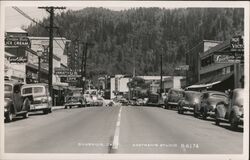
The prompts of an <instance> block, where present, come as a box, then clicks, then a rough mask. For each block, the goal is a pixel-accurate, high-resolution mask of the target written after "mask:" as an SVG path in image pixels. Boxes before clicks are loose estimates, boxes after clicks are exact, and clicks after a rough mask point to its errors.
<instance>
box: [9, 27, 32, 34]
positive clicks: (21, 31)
mask: <svg viewBox="0 0 250 160" xmlns="http://www.w3.org/2000/svg"><path fill="white" fill-rule="evenodd" d="M6 32H7V33H27V32H26V31H25V30H23V29H21V28H19V27H16V28H12V29H9V30H7V31H6Z"/></svg>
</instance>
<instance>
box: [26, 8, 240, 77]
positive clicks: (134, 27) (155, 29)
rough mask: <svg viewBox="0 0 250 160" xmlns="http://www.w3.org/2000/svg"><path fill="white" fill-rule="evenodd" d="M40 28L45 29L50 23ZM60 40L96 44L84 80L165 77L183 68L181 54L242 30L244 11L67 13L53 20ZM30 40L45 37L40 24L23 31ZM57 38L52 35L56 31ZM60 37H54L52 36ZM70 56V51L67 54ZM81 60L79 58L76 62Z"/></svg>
mask: <svg viewBox="0 0 250 160" xmlns="http://www.w3.org/2000/svg"><path fill="white" fill-rule="evenodd" d="M41 23H43V24H44V25H48V24H49V19H44V20H43V21H42V22H41ZM55 25H56V26H58V27H59V28H60V30H59V31H60V32H61V35H62V36H64V37H66V38H67V39H70V40H75V39H81V40H86V37H88V38H89V41H91V42H93V43H94V44H95V45H94V46H93V47H92V48H91V49H90V50H89V54H88V77H89V78H93V77H95V76H97V75H102V74H109V75H114V74H132V73H133V64H134V60H135V66H136V74H137V75H158V74H160V54H161V53H162V54H163V72H164V75H173V74H174V68H175V67H176V66H178V65H181V64H185V53H186V52H188V50H189V49H190V48H192V47H194V46H195V45H196V44H198V43H199V42H200V41H202V40H204V39H206V40H217V41H224V40H227V39H229V38H231V37H232V36H233V35H235V34H236V33H240V34H242V33H243V31H244V10H243V9H240V8H237V9H232V8H227V9H225V8H224V9H222V8H203V9H202V8H182V9H160V8H132V9H128V10H122V11H112V10H109V9H105V8H85V9H82V10H78V11H72V10H69V11H67V12H63V13H62V14H60V15H56V16H55ZM26 30H27V31H28V33H29V35H30V36H48V32H47V31H46V30H45V29H43V28H41V26H39V25H30V26H28V27H27V29H26ZM55 33H56V32H55ZM55 36H59V34H57V35H56V34H55ZM72 52H73V48H71V49H70V51H69V53H72ZM79 61H80V58H79Z"/></svg>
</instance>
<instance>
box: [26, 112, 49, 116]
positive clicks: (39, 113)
mask: <svg viewBox="0 0 250 160" xmlns="http://www.w3.org/2000/svg"><path fill="white" fill-rule="evenodd" d="M40 115H46V114H44V113H43V112H34V113H29V116H40Z"/></svg>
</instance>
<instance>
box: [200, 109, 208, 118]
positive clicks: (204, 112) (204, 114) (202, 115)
mask: <svg viewBox="0 0 250 160" xmlns="http://www.w3.org/2000/svg"><path fill="white" fill-rule="evenodd" d="M201 117H202V119H204V120H206V119H207V113H206V110H205V108H202V109H201Z"/></svg>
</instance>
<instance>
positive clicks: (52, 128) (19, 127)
mask: <svg viewBox="0 0 250 160" xmlns="http://www.w3.org/2000/svg"><path fill="white" fill-rule="evenodd" d="M228 128H229V125H228V124H226V123H222V124H221V126H220V127H218V126H216V125H215V124H214V122H213V121H211V120H206V121H204V120H201V119H197V118H194V117H193V116H192V115H191V114H186V115H179V114H177V112H176V111H173V110H164V109H162V108H157V107H141V106H122V107H120V106H116V107H87V108H73V109H58V110H55V111H54V112H52V114H48V115H42V114H40V113H39V112H37V113H32V114H31V115H30V117H29V118H28V119H17V120H16V121H14V122H11V123H5V152H7V153H8V152H10V153H13V152H14V153H15V152H16V153H168V154H172V153H176V154H182V153H183V154H185V153H197V154H203V153H204V154H210V153H211V154H212V153H214V154H226V153H230V154H241V152H242V148H243V147H242V146H243V132H242V130H240V131H231V130H230V129H228Z"/></svg>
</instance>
